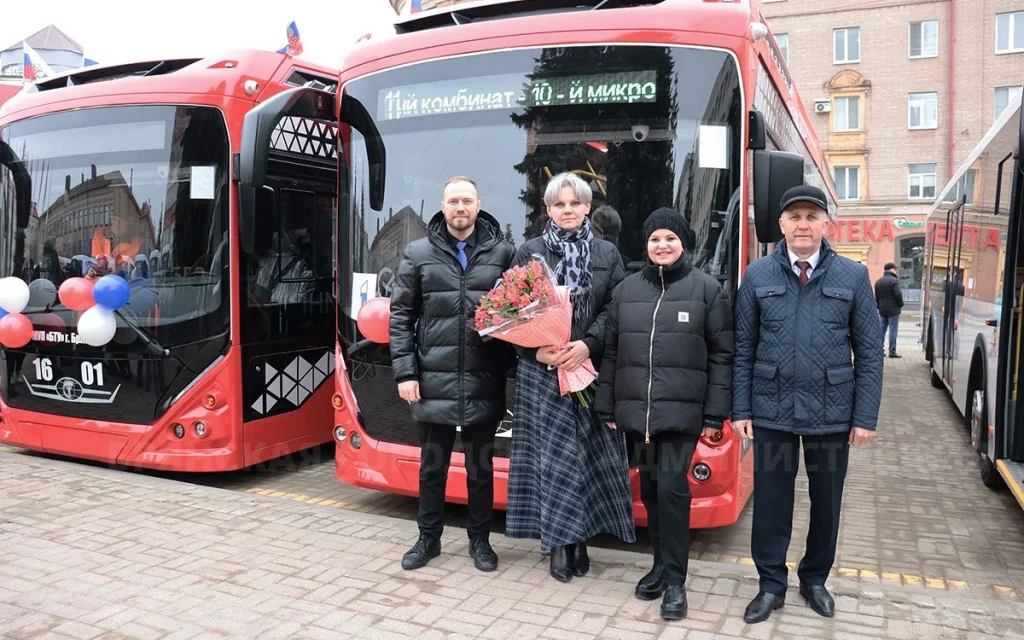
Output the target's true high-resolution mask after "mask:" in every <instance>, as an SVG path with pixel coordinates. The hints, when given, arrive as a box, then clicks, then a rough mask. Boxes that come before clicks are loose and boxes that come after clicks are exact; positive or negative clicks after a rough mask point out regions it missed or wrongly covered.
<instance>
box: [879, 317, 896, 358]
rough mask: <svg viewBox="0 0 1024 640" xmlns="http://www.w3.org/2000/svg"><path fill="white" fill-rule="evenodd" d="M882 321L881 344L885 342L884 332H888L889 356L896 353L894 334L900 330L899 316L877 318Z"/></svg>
mask: <svg viewBox="0 0 1024 640" xmlns="http://www.w3.org/2000/svg"><path fill="white" fill-rule="evenodd" d="M879 317H880V318H881V319H882V342H883V343H884V342H885V331H886V329H888V330H889V355H892V354H895V353H896V333H897V332H898V331H899V329H900V316H899V314H897V315H894V316H879Z"/></svg>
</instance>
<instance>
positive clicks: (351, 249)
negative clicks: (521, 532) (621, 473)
mask: <svg viewBox="0 0 1024 640" xmlns="http://www.w3.org/2000/svg"><path fill="white" fill-rule="evenodd" d="M396 28H397V31H398V33H397V35H396V36H395V37H393V38H390V39H388V40H385V41H383V42H380V43H377V44H368V45H366V46H364V47H361V48H360V49H358V50H356V51H355V52H353V53H352V54H350V55H349V56H348V58H347V59H346V60H345V63H344V68H343V70H342V75H341V85H340V88H339V91H340V96H341V100H340V102H339V109H340V117H341V119H342V121H343V122H344V121H345V120H346V119H351V118H352V117H353V115H354V114H355V113H356V112H357V111H358V110H359V109H358V108H357V105H359V106H361V108H362V110H363V111H365V113H363V116H368V117H369V118H370V119H371V120H372V122H371V123H366V122H363V123H362V125H361V127H353V128H350V127H348V126H346V125H344V124H343V125H342V127H341V138H342V141H343V154H342V158H341V162H342V165H341V170H340V174H341V175H340V182H341V185H342V188H341V201H340V202H339V217H338V242H339V254H338V255H339V282H338V285H339V293H338V302H339V316H338V320H339V336H338V337H339V354H338V365H337V367H338V370H337V395H336V396H335V398H334V402H335V406H336V407H337V410H336V413H335V424H336V425H337V432H336V439H337V444H336V469H337V474H338V477H339V478H341V479H342V480H343V481H345V482H347V483H350V484H354V485H358V486H362V487H371V488H376V489H381V490H384V491H390V492H397V493H403V494H409V495H415V494H416V492H417V487H418V468H419V431H418V428H417V425H416V423H415V422H414V421H413V419H412V416H411V415H410V412H409V408H408V406H407V404H406V403H405V402H402V401H401V400H400V399H399V397H398V394H397V389H396V385H395V381H394V379H393V376H392V371H391V367H390V355H389V352H388V347H387V345H385V344H375V343H372V342H371V341H369V340H367V339H366V337H365V336H363V335H362V334H361V333H360V332H359V330H358V327H357V317H358V314H359V310H360V308H361V306H362V305H363V304H364V303H365V302H366V301H367V300H368V299H370V298H373V297H378V296H380V297H387V296H389V294H390V288H391V283H392V281H393V278H394V274H395V271H396V269H397V267H398V264H399V261H400V260H401V256H402V254H403V251H404V249H405V247H406V245H407V244H408V243H409V242H411V241H413V240H415V239H417V238H421V237H423V236H424V235H425V234H426V223H427V221H428V220H429V218H430V216H432V215H433V214H434V213H435V211H437V210H438V209H439V206H440V204H439V203H440V196H441V190H442V185H443V184H444V182H445V180H446V179H447V178H449V177H451V176H453V175H458V174H463V175H469V176H471V177H473V178H474V179H475V180H476V181H477V183H478V184H479V185H480V193H481V200H482V202H483V207H484V209H486V210H487V211H488V212H489V213H491V214H492V215H494V216H495V217H496V218H497V219H498V220H499V222H500V224H501V228H502V229H503V231H504V232H505V235H506V238H507V239H508V240H509V241H510V242H512V243H513V244H515V245H519V244H521V243H522V242H524V241H525V240H526V239H528V238H531V237H534V236H536V235H538V234H539V233H540V232H541V230H542V228H543V224H544V221H545V215H546V214H545V208H544V206H543V203H542V194H543V191H544V186H545V184H546V183H547V181H548V179H549V178H550V177H551V176H553V175H555V174H557V173H559V172H562V171H573V172H575V173H577V174H578V175H580V176H582V177H583V178H584V179H585V180H587V181H588V182H589V183H590V185H591V188H592V190H593V193H594V202H593V208H594V209H597V208H598V207H600V206H604V205H607V206H610V207H612V208H614V209H615V210H616V211H617V212H618V214H619V215H620V217H621V220H622V228H621V231H620V232H619V233H618V235H617V237H610V236H609V237H608V239H610V240H612V241H614V242H616V243H617V245H618V247H619V249H620V251H621V253H622V255H623V257H624V260H625V261H626V263H627V267H628V268H629V269H634V268H637V267H638V266H639V265H641V264H642V263H643V260H644V256H645V239H644V238H642V237H641V228H642V225H643V221H644V219H645V218H646V216H647V215H648V214H649V213H650V212H651V211H653V210H654V209H656V208H658V207H661V206H666V205H670V206H674V207H675V208H677V209H678V210H680V211H682V212H684V214H685V215H686V216H687V217H688V218H689V221H690V225H691V227H692V229H693V232H694V234H693V237H692V238H691V243H690V247H689V248H688V253H689V255H690V256H691V257H692V260H693V262H694V264H695V265H696V266H697V268H700V269H703V270H705V271H706V272H708V273H710V274H712V275H713V276H715V277H716V278H718V280H719V282H721V283H722V285H723V286H724V288H725V289H726V291H728V292H729V294H730V295H733V294H735V291H736V288H737V285H738V283H739V281H740V279H741V277H742V273H743V269H744V267H745V265H747V264H748V263H749V262H750V261H752V260H754V259H756V258H758V257H760V256H762V255H764V254H765V252H766V251H768V250H769V248H770V247H769V245H770V244H771V243H774V242H776V241H777V240H778V239H779V237H780V231H779V226H778V215H779V211H778V203H779V196H780V195H781V193H782V191H783V190H784V189H785V188H786V187H788V186H792V185H794V184H800V183H802V182H804V181H806V182H807V183H810V184H815V185H817V186H819V187H822V188H823V189H824V190H825V191H826V192H827V193H829V196H830V200H831V202H830V210H831V213H833V214H834V212H835V204H834V187H833V186H832V183H831V180H830V178H829V176H828V172H827V169H826V167H825V162H824V159H823V156H822V154H821V151H820V149H819V147H818V143H817V141H816V139H815V135H814V131H813V128H812V127H811V125H810V124H809V122H808V119H807V116H806V114H805V112H804V110H803V107H802V106H801V102H800V99H799V96H798V95H797V92H796V89H795V87H794V85H793V81H792V79H791V78H790V76H789V71H788V70H787V68H786V65H785V62H784V61H783V58H782V55H781V54H780V52H779V49H778V46H777V45H776V43H775V42H774V40H773V38H772V36H771V34H770V32H769V29H768V28H767V26H766V25H765V23H764V20H763V19H762V17H761V15H760V12H759V11H758V8H757V4H756V3H755V2H753V1H751V0H743V1H739V2H696V1H694V0H531V1H530V2H488V3H476V4H466V5H457V6H453V7H445V8H442V9H438V10H435V11H429V12H422V13H417V14H414V15H413V16H411V17H409V18H407V19H404V20H403V21H401V22H400V23H399V24H398V25H396ZM371 124H372V126H370V125H371ZM367 132H370V133H369V135H367ZM755 227H756V228H757V232H756V233H755ZM427 330H429V329H427ZM511 386H512V385H511V384H510V385H509V387H510V389H509V408H510V409H511V407H512V403H511V393H512V391H511ZM507 418H508V419H507V420H506V421H505V422H504V424H503V425H502V426H501V428H500V430H499V434H498V437H497V444H496V452H495V453H496V457H495V467H496V469H495V471H496V474H495V475H496V477H495V496H496V506H498V507H499V508H504V505H505V497H506V490H507V471H508V458H507V456H508V451H509V444H510V431H509V430H510V428H511V424H512V416H511V415H509V416H507ZM458 451H459V449H456V454H455V455H453V457H452V467H451V472H450V473H451V476H452V478H451V481H450V482H449V483H448V485H447V492H448V493H447V498H448V499H449V500H451V501H457V502H465V500H466V495H465V491H466V489H465V482H464V480H463V478H464V477H465V469H464V467H463V457H462V455H461V454H460V453H458ZM751 458H752V456H750V455H747V450H746V448H745V447H744V445H743V443H742V441H741V440H739V439H738V438H737V437H736V436H735V435H733V434H732V432H731V430H730V429H725V430H724V431H723V436H722V437H721V438H720V439H718V440H709V439H703V440H702V441H701V442H700V445H699V447H698V449H697V453H696V455H695V456H694V459H693V465H692V467H691V469H690V477H691V483H692V489H693V515H692V520H691V522H692V523H693V526H694V527H715V526H722V525H726V524H729V523H732V522H735V520H736V519H737V517H738V515H739V513H740V511H741V509H742V508H743V506H744V504H745V503H746V501H747V499H748V497H749V496H750V493H751V488H752V464H751V462H752V461H751ZM634 498H635V499H634V509H635V513H636V516H637V520H638V521H639V522H640V523H641V524H642V523H644V522H646V514H645V513H644V510H643V506H642V504H641V502H640V500H639V489H638V484H637V480H636V478H635V477H634Z"/></svg>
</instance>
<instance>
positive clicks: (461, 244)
mask: <svg viewBox="0 0 1024 640" xmlns="http://www.w3.org/2000/svg"><path fill="white" fill-rule="evenodd" d="M455 246H456V247H458V249H459V264H461V265H462V270H463V271H465V270H466V267H467V266H468V265H469V259H468V258H466V241H465V240H459V241H458V242H456V243H455Z"/></svg>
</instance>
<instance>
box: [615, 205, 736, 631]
mask: <svg viewBox="0 0 1024 640" xmlns="http://www.w3.org/2000/svg"><path fill="white" fill-rule="evenodd" d="M643 233H644V237H645V238H646V239H647V257H648V262H647V265H646V266H645V267H644V269H643V271H641V272H639V273H635V274H633V275H631V276H629V277H627V278H626V279H625V280H623V281H622V284H621V285H619V287H618V288H617V289H616V290H615V294H614V296H613V297H612V303H611V306H610V308H609V310H608V316H607V319H606V321H605V350H604V362H603V363H602V365H601V372H600V376H599V378H598V387H597V401H596V405H595V410H596V411H597V413H598V415H599V416H600V418H601V421H602V423H606V424H608V426H609V428H619V427H623V428H625V429H628V430H629V431H631V432H632V433H633V434H635V435H636V436H638V440H639V442H640V443H643V446H644V448H643V449H642V458H643V461H642V463H641V464H640V498H641V499H642V500H643V503H644V507H645V508H646V509H647V531H648V535H649V536H650V539H651V547H652V548H653V550H654V567H653V568H652V569H651V571H650V572H649V573H648V574H647V575H645V576H644V577H643V578H642V579H641V580H640V582H639V584H637V586H636V590H635V592H634V594H635V595H636V597H637V598H640V599H643V600H653V599H654V598H657V597H658V596H659V595H661V594H662V593H664V600H663V601H662V606H661V615H662V617H663V618H665V619H666V620H678V619H680V618H685V617H686V609H687V605H686V592H685V590H684V584H685V581H686V570H687V564H688V555H689V551H690V503H691V494H690V481H689V476H688V473H689V470H690V462H691V460H692V458H693V454H694V452H695V450H696V447H697V440H698V438H699V437H700V436H701V435H702V434H704V435H707V436H709V437H715V438H716V439H717V436H720V435H721V433H720V432H721V429H722V423H723V422H724V420H725V419H726V418H727V417H728V416H729V412H730V410H731V408H732V405H731V402H732V398H731V385H732V356H733V314H732V307H731V305H730V304H729V298H728V296H726V294H725V292H724V291H723V290H722V287H721V286H720V285H719V284H718V282H717V281H716V280H715V279H714V278H713V277H711V276H710V275H708V274H706V273H704V272H702V271H699V270H697V269H694V268H693V266H691V265H690V264H689V263H688V262H687V261H686V259H685V258H684V257H683V243H684V242H685V241H686V239H688V238H689V237H690V233H689V225H688V224H687V223H686V220H685V219H684V218H683V217H682V216H681V215H680V214H679V212H677V211H675V210H674V209H668V208H662V209H658V210H657V211H655V212H654V213H652V214H651V215H650V217H648V218H647V221H646V222H644V229H643Z"/></svg>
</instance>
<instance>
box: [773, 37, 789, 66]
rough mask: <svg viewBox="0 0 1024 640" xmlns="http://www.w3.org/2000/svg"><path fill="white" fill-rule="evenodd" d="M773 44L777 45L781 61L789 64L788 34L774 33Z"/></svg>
mask: <svg viewBox="0 0 1024 640" xmlns="http://www.w3.org/2000/svg"><path fill="white" fill-rule="evenodd" d="M775 44H777V45H779V51H780V52H781V53H782V59H783V60H785V61H786V64H789V34H788V33H776V34H775Z"/></svg>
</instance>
